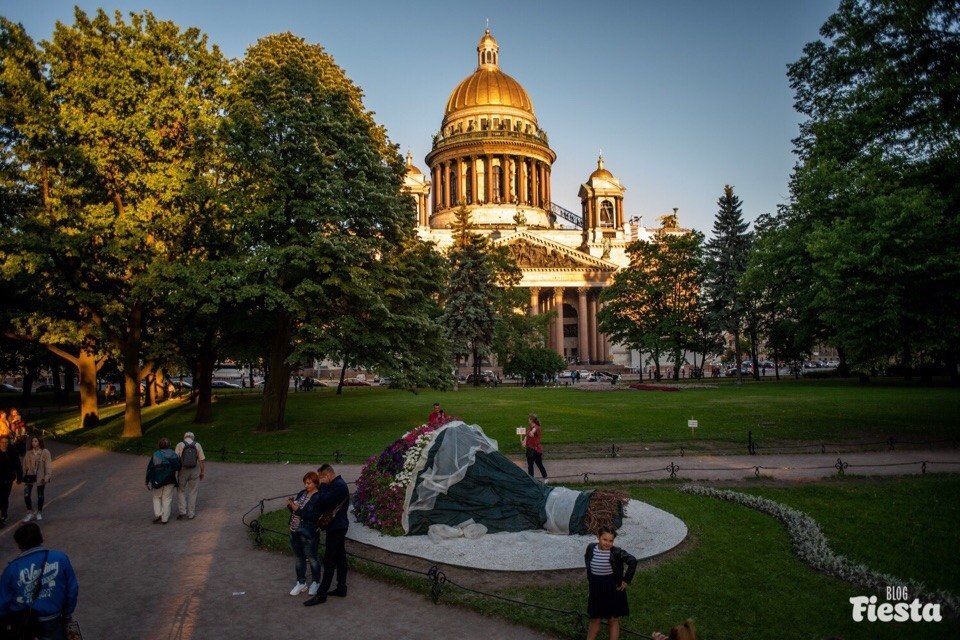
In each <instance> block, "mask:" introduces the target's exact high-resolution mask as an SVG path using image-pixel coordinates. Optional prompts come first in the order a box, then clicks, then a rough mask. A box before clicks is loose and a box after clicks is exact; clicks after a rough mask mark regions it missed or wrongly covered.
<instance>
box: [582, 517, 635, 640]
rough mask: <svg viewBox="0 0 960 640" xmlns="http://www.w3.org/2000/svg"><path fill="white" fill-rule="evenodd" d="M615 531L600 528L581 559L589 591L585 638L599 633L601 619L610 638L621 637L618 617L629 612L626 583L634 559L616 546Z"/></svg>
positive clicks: (630, 573)
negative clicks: (607, 625)
mask: <svg viewBox="0 0 960 640" xmlns="http://www.w3.org/2000/svg"><path fill="white" fill-rule="evenodd" d="M616 537H617V532H616V531H614V530H613V529H612V528H610V527H600V531H599V532H598V533H597V541H596V542H591V543H590V544H588V545H587V550H586V552H585V553H584V555H583V557H584V562H585V563H586V566H587V580H588V581H589V583H590V592H589V596H588V598H587V616H588V617H589V618H590V625H589V626H588V627H587V640H595V639H596V637H597V634H598V633H599V632H600V621H601V620H607V621H608V624H609V627H610V640H618V639H619V638H620V618H623V617H624V616H628V615H630V605H629V603H628V602H627V585H629V584H630V581H631V580H632V579H633V574H634V573H635V572H636V570H637V559H636V558H634V557H633V556H632V555H630V554H629V553H627V552H626V551H624V550H623V549H621V548H620V547H615V546H614V545H613V541H614V540H615V539H616Z"/></svg>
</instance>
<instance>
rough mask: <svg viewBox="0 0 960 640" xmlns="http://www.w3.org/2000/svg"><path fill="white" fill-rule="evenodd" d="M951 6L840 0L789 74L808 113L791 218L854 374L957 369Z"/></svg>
mask: <svg viewBox="0 0 960 640" xmlns="http://www.w3.org/2000/svg"><path fill="white" fill-rule="evenodd" d="M958 25H960V6H958V5H957V3H956V2H952V1H950V0H923V1H919V2H909V3H907V2H891V1H884V0H843V1H842V2H841V3H840V6H839V8H838V10H837V12H836V13H834V14H833V15H832V16H831V17H830V18H829V19H828V20H827V21H826V22H825V23H824V25H823V27H822V28H821V30H820V35H821V39H820V40H817V41H815V42H812V43H809V44H808V45H806V47H804V53H803V56H802V57H801V59H800V60H798V61H797V62H796V63H794V64H793V65H791V66H790V68H789V72H788V76H789V79H790V84H791V87H792V88H793V89H794V91H795V94H796V99H795V106H796V109H797V110H798V111H799V112H800V113H801V114H803V115H804V116H805V118H806V120H805V121H804V122H803V123H802V125H801V129H800V135H799V137H798V138H797V139H796V140H795V146H796V151H797V154H798V156H799V159H800V162H799V164H798V166H797V168H796V171H795V173H794V176H793V179H792V182H791V203H790V207H789V211H788V218H787V219H786V221H787V223H788V224H789V225H790V227H791V232H792V233H797V234H800V235H801V236H802V241H801V242H802V246H803V248H804V249H805V250H806V252H807V253H808V254H809V257H810V265H809V270H808V271H809V277H808V278H807V279H806V282H807V283H808V284H809V286H810V287H811V289H812V290H813V291H814V298H813V302H812V304H813V305H814V306H815V308H816V310H817V312H818V313H819V315H820V316H821V317H822V318H823V320H824V322H825V324H826V325H827V327H828V331H829V332H830V333H831V334H832V336H833V338H834V340H835V341H836V343H837V345H838V347H839V348H840V349H842V350H843V351H844V352H845V353H846V354H847V356H848V357H849V359H850V361H851V363H852V364H853V365H854V366H856V367H857V368H858V369H859V370H860V371H864V372H869V371H872V370H877V369H880V368H882V367H885V366H886V365H887V364H888V363H889V361H890V360H891V358H898V359H899V360H900V361H901V362H902V363H903V365H904V366H905V367H906V368H907V369H908V370H909V368H910V367H911V366H913V365H914V364H916V363H918V362H924V361H940V362H945V363H947V364H948V366H949V369H950V371H951V374H952V375H954V376H956V369H957V367H956V364H957V360H958V357H957V356H958V347H957V345H958V337H960V215H958V214H960V190H958V188H957V176H958V175H960V34H958Z"/></svg>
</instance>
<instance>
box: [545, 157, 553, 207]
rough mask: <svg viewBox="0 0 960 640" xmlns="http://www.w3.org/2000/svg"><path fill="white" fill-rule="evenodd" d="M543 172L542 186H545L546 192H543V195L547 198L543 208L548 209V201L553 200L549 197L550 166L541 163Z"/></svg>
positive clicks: (551, 195)
mask: <svg viewBox="0 0 960 640" xmlns="http://www.w3.org/2000/svg"><path fill="white" fill-rule="evenodd" d="M543 173H544V185H543V186H544V187H545V189H544V191H545V192H546V193H545V194H544V197H545V198H546V199H547V202H546V203H545V206H544V209H549V208H550V203H551V202H553V200H551V198H552V197H553V194H552V193H550V167H548V166H547V165H543Z"/></svg>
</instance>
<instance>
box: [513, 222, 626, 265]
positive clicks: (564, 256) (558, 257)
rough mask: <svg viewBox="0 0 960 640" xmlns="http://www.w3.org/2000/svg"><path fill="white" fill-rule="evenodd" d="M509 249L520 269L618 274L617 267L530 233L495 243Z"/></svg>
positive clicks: (523, 233) (516, 235)
mask: <svg viewBox="0 0 960 640" xmlns="http://www.w3.org/2000/svg"><path fill="white" fill-rule="evenodd" d="M494 242H495V243H496V244H498V245H500V246H505V247H507V250H508V251H510V254H511V255H512V256H513V259H514V260H515V261H516V263H517V266H518V267H520V268H521V269H573V270H577V271H583V270H584V269H590V270H600V271H616V270H617V268H618V267H617V265H615V264H613V263H611V262H608V261H606V260H601V259H600V258H594V257H593V256H591V255H589V254H586V253H584V252H582V251H579V250H577V249H571V248H570V247H567V246H564V245H562V244H560V243H557V242H552V241H550V240H546V239H543V238H538V237H536V236H534V235H531V234H529V233H527V232H518V233H516V234H514V235H511V236H507V237H505V238H499V239H497V240H495V241H494Z"/></svg>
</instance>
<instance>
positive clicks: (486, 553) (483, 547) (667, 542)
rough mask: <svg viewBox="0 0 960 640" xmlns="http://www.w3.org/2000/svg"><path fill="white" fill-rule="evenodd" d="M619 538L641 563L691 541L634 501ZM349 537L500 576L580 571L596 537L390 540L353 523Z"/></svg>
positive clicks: (673, 520)
mask: <svg viewBox="0 0 960 640" xmlns="http://www.w3.org/2000/svg"><path fill="white" fill-rule="evenodd" d="M625 515H626V517H625V518H624V520H623V526H622V527H621V528H620V530H619V532H618V535H617V542H616V544H617V546H618V547H622V548H624V549H626V550H627V551H629V552H630V553H631V554H633V555H634V556H635V557H637V558H638V559H643V558H649V557H652V556H656V555H659V554H661V553H663V552H665V551H669V550H670V549H672V548H674V547H675V546H677V545H678V544H680V543H681V542H683V540H684V539H685V538H686V537H687V526H686V525H685V524H684V523H683V521H682V520H680V519H679V518H677V517H676V516H674V515H673V514H670V513H667V512H666V511H663V510H661V509H657V508H656V507H653V506H651V505H649V504H647V503H645V502H640V501H639V500H631V501H630V503H629V504H628V505H627V507H626V510H625ZM347 537H348V538H349V539H351V540H355V541H357V542H361V543H363V544H369V545H373V546H375V547H379V548H381V549H384V550H386V551H390V552H393V553H400V554H403V555H408V556H414V557H417V558H423V559H425V560H429V561H431V562H441V563H444V564H449V565H454V566H459V567H469V568H472V569H488V570H495V571H535V570H538V569H547V570H550V569H579V568H582V567H583V552H584V549H585V548H586V546H587V544H588V543H590V542H594V541H595V540H596V537H594V536H565V535H556V534H551V533H547V532H546V531H543V530H538V531H521V532H519V533H488V534H487V535H485V536H483V537H481V538H480V539H478V540H466V539H464V538H455V539H453V540H444V541H442V542H439V543H435V542H432V541H431V540H430V539H429V538H428V537H427V536H402V537H395V536H385V535H383V534H381V533H380V532H379V531H376V530H374V529H370V528H369V527H365V526H363V525H361V524H359V523H356V522H354V519H353V517H352V516H351V518H350V529H349V530H348V531H347Z"/></svg>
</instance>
